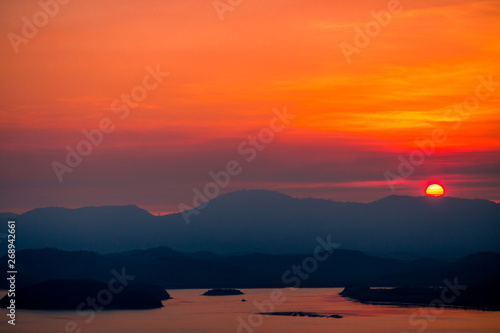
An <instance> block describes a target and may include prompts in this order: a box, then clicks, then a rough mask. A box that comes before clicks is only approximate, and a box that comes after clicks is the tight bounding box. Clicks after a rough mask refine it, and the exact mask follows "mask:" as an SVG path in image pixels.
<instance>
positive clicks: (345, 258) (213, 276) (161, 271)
mask: <svg viewBox="0 0 500 333" xmlns="http://www.w3.org/2000/svg"><path fill="white" fill-rule="evenodd" d="M326 254H327V253H326V252H324V253H322V255H326ZM308 257H311V254H302V255H268V254H247V255H231V256H221V255H215V254H209V253H205V252H202V253H183V252H177V251H174V250H172V249H170V248H166V247H160V248H154V249H149V250H145V251H129V252H126V253H116V254H108V255H103V254H98V253H93V252H86V251H62V250H55V249H38V250H21V251H19V252H18V253H17V260H18V262H20V263H22V266H21V265H20V267H22V271H21V268H20V271H19V274H18V275H17V280H16V286H17V287H18V288H21V287H26V286H30V285H34V284H37V283H41V282H45V281H51V280H67V279H86V280H94V281H100V282H103V283H107V282H108V281H110V279H112V278H113V277H114V276H115V275H114V274H113V273H112V272H113V271H116V272H123V273H124V274H126V275H127V276H131V277H132V276H133V282H134V283H135V284H139V285H141V284H144V283H146V284H154V285H159V286H161V287H162V288H165V289H177V288H202V289H211V288H238V289H240V288H282V287H344V286H347V285H350V284H352V283H361V284H365V285H368V286H388V287H395V286H423V287H427V286H442V285H443V283H444V281H445V279H448V280H449V281H454V280H455V279H456V278H457V279H458V281H459V283H460V284H466V285H475V284H478V283H482V282H483V281H486V280H491V279H497V278H498V277H500V254H498V253H492V252H483V253H476V254H472V255H469V256H466V257H464V258H462V259H460V260H458V261H453V262H447V261H439V260H430V259H426V260H412V261H403V260H395V259H384V258H379V257H374V256H370V255H367V254H365V253H362V252H360V251H350V250H341V249H337V250H335V251H334V252H333V253H331V254H329V255H328V256H327V257H328V258H327V259H326V260H325V261H322V262H319V263H318V266H317V269H316V270H314V271H313V272H310V274H309V273H307V272H306V270H304V268H301V269H300V270H301V274H300V275H299V274H298V273H295V272H294V269H293V267H294V266H298V267H301V266H302V263H303V262H304V259H305V258H308ZM0 261H2V262H7V257H6V256H3V257H0ZM287 272H288V273H287ZM304 274H305V275H304ZM299 276H301V277H300V278H298V277H299ZM7 277H8V276H7V275H6V270H4V271H3V272H2V273H0V289H8V281H7ZM497 280H498V279H497ZM297 281H298V282H300V283H299V285H297V284H296V283H297Z"/></svg>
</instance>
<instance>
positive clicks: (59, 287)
mask: <svg viewBox="0 0 500 333" xmlns="http://www.w3.org/2000/svg"><path fill="white" fill-rule="evenodd" d="M15 293H16V295H15V307H16V308H17V309H37V310H42V309H43V310H76V309H78V310H79V311H85V310H92V311H96V310H118V309H120V310H132V309H136V310H137V309H154V308H160V307H162V306H163V305H162V303H161V301H162V299H165V297H167V298H169V296H168V293H167V294H165V293H166V292H165V290H163V289H161V288H158V287H156V286H152V285H145V284H134V283H130V284H127V285H122V286H118V285H111V286H110V284H109V283H103V282H97V281H92V280H83V279H69V280H50V281H45V282H41V283H38V284H35V285H32V286H28V287H23V288H20V289H17V290H16V292H15ZM11 299H12V298H10V297H9V295H6V296H4V297H3V298H2V299H1V300H0V307H2V308H6V307H8V306H9V305H10V302H11ZM89 299H93V301H92V302H89V301H88V300H89Z"/></svg>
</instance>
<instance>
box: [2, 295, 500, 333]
mask: <svg viewBox="0 0 500 333" xmlns="http://www.w3.org/2000/svg"><path fill="white" fill-rule="evenodd" d="M204 291H205V290H170V291H169V293H170V295H171V296H172V297H174V299H171V300H168V301H165V302H164V305H165V307H164V308H162V309H156V310H142V311H106V312H98V313H96V317H95V319H94V320H93V321H91V322H90V323H86V322H85V319H87V318H88V317H82V316H79V315H78V314H77V313H76V312H75V311H50V312H49V311H22V310H18V311H17V320H16V323H17V324H16V326H15V327H14V326H11V325H8V324H7V316H6V313H7V312H6V310H5V309H2V310H1V311H0V312H1V317H2V320H1V322H0V332H37V333H43V332H52V333H56V332H64V331H65V327H66V325H68V323H70V324H69V325H71V322H72V321H73V322H74V323H76V325H77V326H78V328H79V329H81V332H96V333H100V332H102V333H109V332H130V333H138V332H228V333H229V332H246V333H248V332H263V333H264V332H269V333H270V332H272V333H280V332H283V333H293V332H300V333H304V332H363V333H375V332H380V333H388V332H398V333H399V332H408V333H410V332H418V331H419V329H420V330H421V332H424V331H425V332H428V333H432V332H436V333H437V332H453V333H461V332H470V333H472V332H474V333H478V332H485V333H486V332H489V333H498V332H500V313H499V312H483V311H475V310H462V309H444V310H441V313H440V314H439V315H438V316H437V317H436V318H435V320H432V319H433V316H432V312H430V310H429V309H427V308H417V307H411V308H409V307H394V306H381V305H363V304H358V303H354V302H350V301H347V300H345V299H344V298H342V297H340V296H338V295H337V293H338V292H339V291H341V289H336V288H326V289H280V291H281V292H283V295H284V297H286V301H285V302H284V303H281V304H275V309H274V311H310V312H322V313H339V314H342V315H343V316H344V318H342V319H333V318H307V317H281V316H260V315H252V314H253V313H255V312H259V310H258V309H257V308H256V306H255V304H254V302H255V301H257V302H260V303H262V302H263V301H269V300H270V299H271V292H272V291H273V290H272V289H249V290H246V289H243V290H242V291H243V292H244V293H245V295H244V296H224V297H207V296H200V294H201V293H202V292H204ZM4 294H5V292H2V293H1V296H3V295H4ZM243 297H244V298H245V299H246V300H247V302H241V299H242V298H243ZM249 315H250V316H251V317H250V322H251V323H252V324H253V326H250V325H248V326H243V324H239V322H238V318H241V320H242V321H244V322H247V323H248V321H249V320H248V319H249ZM412 315H413V316H414V317H413V322H410V317H411V316H412ZM426 316H428V317H427V318H428V319H425V318H426ZM252 320H253V321H252ZM412 323H413V325H412ZM424 327H425V330H423V329H424ZM68 332H75V333H76V332H78V330H77V329H76V328H75V330H73V329H72V328H71V326H69V330H68Z"/></svg>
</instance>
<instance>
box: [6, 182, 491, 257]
mask: <svg viewBox="0 0 500 333" xmlns="http://www.w3.org/2000/svg"><path fill="white" fill-rule="evenodd" d="M196 212H197V213H198V215H195V214H192V215H191V217H190V224H189V225H187V224H186V223H185V222H184V219H183V216H182V214H180V213H178V214H170V215H165V216H154V215H152V214H150V213H148V212H147V211H145V210H143V209H140V208H138V207H136V206H103V207H84V208H79V209H66V208H39V209H34V210H32V211H29V212H27V213H24V214H21V215H17V216H14V218H15V219H16V220H17V221H18V223H17V240H16V243H17V245H18V247H19V248H46V247H55V248H59V249H65V250H90V251H98V252H102V253H106V252H107V253H111V252H119V251H129V250H133V249H145V248H150V247H155V246H169V247H172V248H175V249H177V250H179V251H210V252H214V253H220V254H237V253H239V254H245V253H259V252H260V253H270V254H285V253H311V252H312V251H313V250H314V248H315V246H316V238H317V237H326V236H327V235H331V237H332V241H333V242H336V243H340V244H341V246H342V248H343V249H359V250H362V251H364V252H366V253H370V254H377V255H381V256H392V257H395V258H412V257H413V258H416V257H422V256H428V257H434V258H442V259H445V258H446V259H448V258H458V257H461V256H464V255H466V254H468V253H473V252H479V251H495V252H500V242H498V235H500V204H498V203H494V202H491V201H487V200H479V199H475V200H470V199H459V198H451V197H442V198H430V197H410V196H389V197H386V198H383V199H381V200H378V201H375V202H372V203H353V202H334V201H330V200H323V199H313V198H307V199H297V198H292V197H289V196H287V195H284V194H281V193H278V192H273V191H265V190H251V191H238V192H232V193H228V194H225V195H222V196H220V197H218V198H216V199H214V200H212V201H210V203H209V204H208V205H207V207H206V208H204V209H200V210H198V211H196ZM8 216H9V217H10V218H12V215H10V214H9V215H8ZM0 217H2V215H0ZM2 218H3V219H6V218H7V217H6V216H3V217H2ZM394 254H397V255H396V256H395V255H394Z"/></svg>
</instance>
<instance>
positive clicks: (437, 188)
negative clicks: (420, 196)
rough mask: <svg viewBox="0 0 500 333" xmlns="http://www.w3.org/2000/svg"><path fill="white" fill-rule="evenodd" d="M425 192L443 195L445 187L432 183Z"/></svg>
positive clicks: (435, 195)
mask: <svg viewBox="0 0 500 333" xmlns="http://www.w3.org/2000/svg"><path fill="white" fill-rule="evenodd" d="M425 194H426V195H427V196H429V197H442V196H444V189H443V187H442V186H441V185H438V184H432V185H429V186H428V187H427V190H425Z"/></svg>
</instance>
